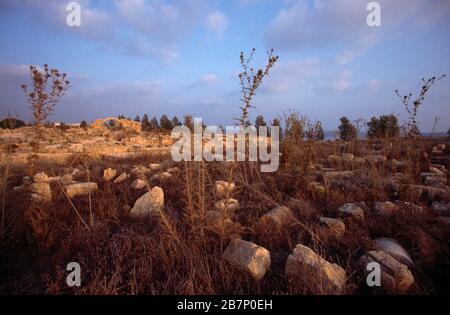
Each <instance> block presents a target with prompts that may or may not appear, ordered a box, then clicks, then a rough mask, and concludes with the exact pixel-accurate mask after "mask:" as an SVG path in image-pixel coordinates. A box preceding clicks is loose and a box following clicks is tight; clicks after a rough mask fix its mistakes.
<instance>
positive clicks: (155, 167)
mask: <svg viewBox="0 0 450 315" xmlns="http://www.w3.org/2000/svg"><path fill="white" fill-rule="evenodd" d="M149 167H150V170H152V171H159V170H161V164H159V163H151V164H150V165H149Z"/></svg>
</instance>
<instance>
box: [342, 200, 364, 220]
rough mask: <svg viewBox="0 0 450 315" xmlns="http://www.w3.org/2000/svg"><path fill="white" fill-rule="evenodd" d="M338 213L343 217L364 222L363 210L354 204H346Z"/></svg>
mask: <svg viewBox="0 0 450 315" xmlns="http://www.w3.org/2000/svg"><path fill="white" fill-rule="evenodd" d="M338 211H339V213H340V214H341V215H343V216H351V217H353V218H355V219H358V220H364V210H363V209H362V208H361V207H360V206H359V205H358V204H356V203H346V204H345V205H343V206H342V207H340V208H339V209H338Z"/></svg>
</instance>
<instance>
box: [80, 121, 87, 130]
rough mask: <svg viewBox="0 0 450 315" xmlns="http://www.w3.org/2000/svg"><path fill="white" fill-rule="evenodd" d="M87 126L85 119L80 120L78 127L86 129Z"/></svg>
mask: <svg viewBox="0 0 450 315" xmlns="http://www.w3.org/2000/svg"><path fill="white" fill-rule="evenodd" d="M87 127H88V123H87V122H86V120H83V121H81V123H80V128H83V129H86V128H87Z"/></svg>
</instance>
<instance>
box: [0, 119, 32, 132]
mask: <svg viewBox="0 0 450 315" xmlns="http://www.w3.org/2000/svg"><path fill="white" fill-rule="evenodd" d="M24 126H26V124H25V122H24V121H23V120H20V119H17V118H12V117H10V118H5V119H3V120H2V121H0V128H2V129H16V128H20V127H24Z"/></svg>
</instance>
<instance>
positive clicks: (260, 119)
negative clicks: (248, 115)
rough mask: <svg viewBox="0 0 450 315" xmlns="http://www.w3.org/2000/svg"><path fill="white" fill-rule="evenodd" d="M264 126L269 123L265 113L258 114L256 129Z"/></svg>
mask: <svg viewBox="0 0 450 315" xmlns="http://www.w3.org/2000/svg"><path fill="white" fill-rule="evenodd" d="M264 126H267V123H266V122H265V121H264V117H263V115H258V116H256V119H255V127H256V129H257V130H258V129H259V127H264Z"/></svg>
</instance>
